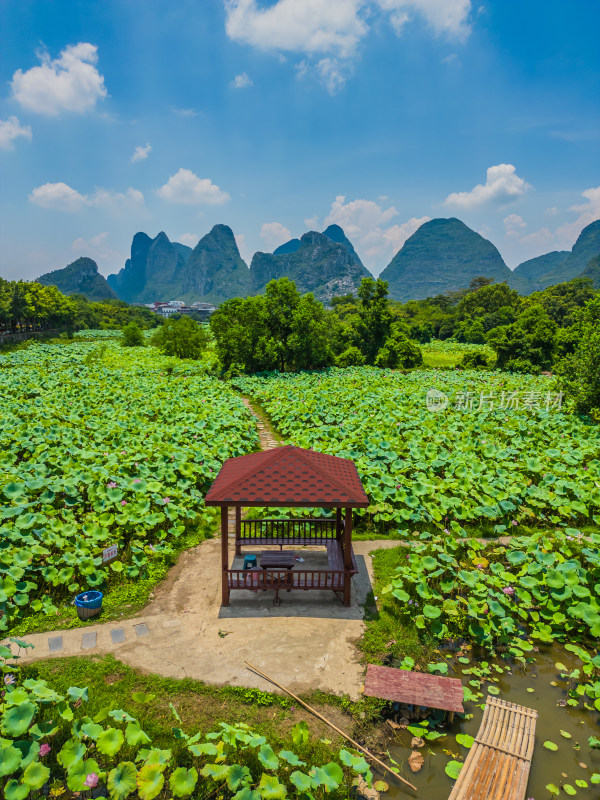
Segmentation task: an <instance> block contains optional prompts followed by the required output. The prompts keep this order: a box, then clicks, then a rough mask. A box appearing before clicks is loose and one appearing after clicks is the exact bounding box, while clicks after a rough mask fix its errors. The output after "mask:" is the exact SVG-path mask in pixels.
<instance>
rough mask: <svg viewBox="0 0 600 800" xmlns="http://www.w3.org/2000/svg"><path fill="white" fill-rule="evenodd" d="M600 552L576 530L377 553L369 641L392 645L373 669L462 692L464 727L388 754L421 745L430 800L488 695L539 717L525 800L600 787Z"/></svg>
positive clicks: (413, 729) (405, 737)
mask: <svg viewBox="0 0 600 800" xmlns="http://www.w3.org/2000/svg"><path fill="white" fill-rule="evenodd" d="M599 543H600V536H599V535H598V534H595V533H592V534H590V535H588V536H583V535H582V534H581V532H580V531H577V530H575V529H570V530H569V532H567V533H563V532H562V531H559V532H555V533H537V534H533V535H530V536H515V537H513V538H512V539H511V541H510V543H509V544H506V545H501V544H499V543H489V542H488V543H483V542H481V541H480V540H477V539H468V538H462V539H455V538H454V537H452V536H444V537H442V538H439V537H436V536H432V535H430V534H428V533H421V534H420V535H418V536H416V537H413V538H412V539H411V537H410V535H408V536H407V541H406V543H405V544H404V545H402V546H400V547H398V548H395V549H391V550H387V551H380V552H378V553H376V554H375V556H374V567H375V574H376V577H377V581H376V587H375V592H376V594H377V598H378V613H377V615H376V617H375V618H373V619H371V621H370V622H369V623H368V625H367V636H369V629H370V628H371V629H372V628H377V626H383V632H384V634H387V635H388V636H391V635H393V636H394V638H393V639H391V640H390V641H387V642H385V638H386V635H384V636H383V638H381V637H380V639H379V641H380V642H381V652H380V654H379V657H378V656H377V654H376V653H374V651H373V650H371V652H370V654H369V660H380V661H384V662H385V663H387V664H390V665H392V666H396V667H399V668H404V669H413V668H415V669H421V670H426V671H429V672H432V673H438V674H442V675H450V676H452V677H458V678H460V679H461V681H462V684H463V691H464V698H465V709H466V711H467V715H466V718H465V719H464V720H461V719H460V718H456V719H455V723H454V725H453V727H452V729H451V730H446V729H444V728H435V727H434V726H433V725H425V726H420V725H418V724H415V725H411V726H410V727H409V728H408V730H407V731H402V732H400V733H399V734H398V735H397V737H396V740H395V742H394V744H393V745H392V747H391V749H390V754H391V756H392V757H393V758H394V760H396V761H397V762H398V763H399V764H402V763H404V764H405V765H406V762H407V759H408V756H409V754H410V744H411V739H412V737H413V736H420V737H421V738H422V739H424V740H425V746H424V747H423V748H422V749H421V750H419V752H420V753H421V754H422V755H423V757H424V764H423V768H422V770H421V771H420V772H418V773H417V774H415V775H414V781H413V782H414V783H416V785H418V786H419V787H421V788H423V789H424V790H425V788H426V791H427V796H428V797H429V798H432V800H437V798H439V799H440V800H441V799H442V798H446V797H447V796H448V794H449V791H450V782H451V780H453V779H454V778H455V777H456V775H457V774H458V772H459V771H460V768H461V763H462V762H463V761H464V758H465V757H466V754H467V752H468V748H469V747H470V746H471V744H472V738H471V737H473V736H474V735H475V734H476V732H477V730H478V728H479V724H480V722H481V716H482V712H481V709H482V708H483V705H484V703H485V697H486V695H500V696H502V697H504V698H506V699H507V700H510V701H511V702H515V703H520V704H522V705H525V706H529V707H532V708H535V709H537V710H538V712H539V719H538V724H537V732H536V748H535V753H534V759H533V768H532V772H531V778H530V784H529V789H528V796H529V797H535V798H536V800H539V798H547V797H551V796H557V795H559V794H560V795H563V796H574V795H575V794H579V795H581V796H582V797H589V796H591V795H590V792H591V791H592V787H594V786H595V785H596V784H598V783H600V774H599V773H600V751H599V750H598V748H599V747H600V738H599V737H600V724H599V723H600V715H599V713H598V712H599V711H600V654H599V653H598V641H597V640H598V636H599V634H600V614H599V610H600V607H599V605H598V600H597V595H598V587H599V585H600V558H599V556H598V544H599ZM411 628H413V629H414V628H416V630H417V631H418V632H419V637H420V638H421V640H422V641H423V648H422V654H421V656H419V655H418V654H416V657H415V658H413V657H410V656H407V655H404V653H405V652H406V640H405V638H404V636H403V631H404V630H408V629H411ZM372 641H373V637H372V636H371V642H372ZM440 734H442V735H440ZM598 796H600V788H599V789H598Z"/></svg>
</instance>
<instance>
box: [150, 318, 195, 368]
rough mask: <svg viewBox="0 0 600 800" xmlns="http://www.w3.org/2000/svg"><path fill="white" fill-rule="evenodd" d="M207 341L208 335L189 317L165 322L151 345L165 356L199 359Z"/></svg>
mask: <svg viewBox="0 0 600 800" xmlns="http://www.w3.org/2000/svg"><path fill="white" fill-rule="evenodd" d="M208 341H209V334H208V332H207V331H206V330H205V329H204V328H203V327H202V326H200V325H198V323H197V322H194V320H193V319H190V318H189V317H181V318H180V319H178V320H174V319H167V320H165V322H164V325H162V327H160V328H158V330H157V331H156V333H155V334H154V336H153V337H152V340H151V343H152V344H153V345H154V346H155V347H158V348H159V349H160V350H162V352H163V353H164V354H165V355H167V356H176V357H177V358H193V359H199V358H201V357H202V353H203V352H204V350H205V348H206V345H207V344H208Z"/></svg>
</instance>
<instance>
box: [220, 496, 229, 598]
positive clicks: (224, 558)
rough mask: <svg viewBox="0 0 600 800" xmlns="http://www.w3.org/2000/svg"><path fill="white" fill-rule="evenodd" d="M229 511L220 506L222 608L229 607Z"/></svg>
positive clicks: (225, 507)
mask: <svg viewBox="0 0 600 800" xmlns="http://www.w3.org/2000/svg"><path fill="white" fill-rule="evenodd" d="M228 539H229V509H228V507H227V506H221V575H222V585H221V592H222V594H221V604H222V605H224V606H228V605H229V580H228V578H229V576H228V574H227V571H228V569H229V552H228V551H229V548H228V544H229V542H228Z"/></svg>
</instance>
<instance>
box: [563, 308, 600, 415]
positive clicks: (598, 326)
mask: <svg viewBox="0 0 600 800" xmlns="http://www.w3.org/2000/svg"><path fill="white" fill-rule="evenodd" d="M574 331H575V334H576V336H575V338H576V341H577V345H576V347H575V350H574V352H573V353H572V354H571V355H568V356H566V358H565V359H564V360H563V361H562V362H561V363H560V364H559V365H558V371H559V373H560V374H561V375H562V377H563V387H564V389H565V392H566V393H567V395H569V396H570V397H572V398H573V400H574V403H575V410H576V411H577V412H578V413H581V414H591V416H592V417H593V418H594V419H595V420H596V422H600V294H598V295H596V296H595V297H594V298H593V299H591V300H589V301H588V302H587V304H586V306H585V308H584V310H583V313H582V314H581V315H580V318H579V320H578V322H577V324H576V325H575V326H574Z"/></svg>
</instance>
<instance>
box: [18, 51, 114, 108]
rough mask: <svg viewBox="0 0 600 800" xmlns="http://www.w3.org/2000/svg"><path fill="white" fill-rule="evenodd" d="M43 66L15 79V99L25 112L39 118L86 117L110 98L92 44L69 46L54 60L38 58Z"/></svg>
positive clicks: (19, 73) (20, 71)
mask: <svg viewBox="0 0 600 800" xmlns="http://www.w3.org/2000/svg"><path fill="white" fill-rule="evenodd" d="M38 57H39V59H40V61H41V62H42V63H41V65H40V66H39V67H32V68H31V69H29V70H27V72H23V71H22V70H20V69H18V70H17V71H16V72H15V74H14V75H13V79H12V83H11V88H12V93H13V96H14V98H15V99H16V100H17V102H18V103H20V104H21V105H22V106H23V108H27V109H29V110H30V111H35V112H36V113H38V114H48V115H49V116H56V115H57V114H58V113H60V112H61V111H74V112H76V113H79V114H81V113H83V112H84V111H88V110H89V109H91V108H93V107H94V106H95V105H96V102H97V101H98V100H103V99H104V98H105V97H106V88H105V86H104V77H103V76H102V75H101V74H100V73H99V72H98V70H97V69H96V64H97V62H98V48H97V47H96V45H93V44H89V43H88V42H80V43H79V44H76V45H69V46H68V47H66V48H65V49H64V50H62V51H61V53H60V55H59V57H58V58H56V59H54V60H52V59H50V56H49V55H48V53H45V52H44V53H41V54H38Z"/></svg>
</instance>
